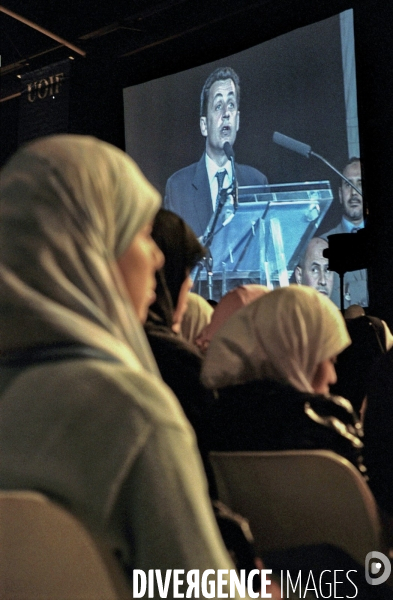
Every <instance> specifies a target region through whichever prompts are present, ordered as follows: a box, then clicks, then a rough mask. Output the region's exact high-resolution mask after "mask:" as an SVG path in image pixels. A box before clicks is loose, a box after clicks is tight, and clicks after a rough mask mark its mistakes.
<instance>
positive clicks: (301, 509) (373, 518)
mask: <svg viewBox="0 0 393 600" xmlns="http://www.w3.org/2000/svg"><path fill="white" fill-rule="evenodd" d="M211 460H212V464H213V468H214V471H215V475H216V478H217V485H218V491H219V497H220V499H221V500H222V501H223V502H224V503H225V504H227V505H228V506H230V507H231V508H232V509H233V510H234V511H236V512H238V513H240V514H242V515H243V516H245V517H246V518H248V520H249V522H250V526H251V530H252V532H253V535H254V537H255V544H256V549H257V552H258V553H259V554H260V555H261V556H263V555H264V553H265V552H266V551H270V550H277V549H286V548H290V547H293V546H299V545H302V544H318V543H323V542H326V543H330V544H333V545H336V546H338V547H340V548H341V549H343V550H345V551H346V552H347V553H348V554H350V555H351V556H352V557H353V558H354V559H355V560H357V561H358V562H359V563H363V562H364V558H365V556H366V554H367V553H368V552H370V551H372V550H383V547H382V546H383V544H382V535H381V525H380V521H379V517H378V512H377V507H376V503H375V500H374V498H373V496H372V494H371V492H370V490H369V488H368V486H367V484H366V483H365V481H364V479H363V477H362V476H361V475H360V474H359V472H358V471H357V470H356V469H355V467H353V466H352V465H351V464H350V463H349V462H348V461H347V460H345V459H344V458H341V457H340V456H338V455H337V454H334V453H333V452H330V451H325V450H314V451H283V452H230V453H229V452H228V453H225V452H214V453H212V454H211ZM0 598H1V599H2V600H31V599H33V598H34V600H69V599H70V598H72V599H73V600H90V599H91V598H94V599H95V600H130V599H131V598H132V594H131V591H130V589H129V587H128V584H127V583H126V581H125V578H124V576H123V573H122V572H121V571H120V569H119V566H118V565H117V563H116V562H115V560H114V559H113V557H112V556H110V555H109V552H108V550H107V549H106V548H105V546H104V545H103V544H102V543H100V542H99V541H98V540H97V539H95V538H94V537H93V536H92V535H91V534H90V533H89V532H88V531H87V530H86V529H85V527H84V526H83V525H82V524H81V523H80V522H79V521H78V520H77V519H76V518H75V517H74V516H73V515H71V514H70V513H69V512H67V511H66V510H64V509H62V508H61V507H59V506H58V505H56V504H55V503H53V502H52V501H50V500H48V499H47V498H46V497H45V496H43V495H42V494H40V493H37V492H32V491H3V492H0Z"/></svg>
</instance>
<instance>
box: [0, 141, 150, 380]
mask: <svg viewBox="0 0 393 600" xmlns="http://www.w3.org/2000/svg"><path fill="white" fill-rule="evenodd" d="M159 205H160V197H159V194H158V192H157V191H156V190H155V189H154V188H153V187H152V186H151V185H150V183H149V182H148V181H147V180H146V179H145V177H144V176H143V174H142V173H141V171H140V170H139V168H138V166H137V165H136V164H135V163H134V162H133V161H132V160H131V158H129V157H128V156H127V155H126V154H125V153H124V152H122V151H121V150H119V149H117V148H115V147H114V146H111V145H110V144H107V143H105V142H102V141H99V140H97V139H95V138H92V137H86V136H76V135H59V136H51V137H48V138H43V139H40V140H37V141H34V142H32V143H30V144H28V145H27V146H25V147H23V148H22V149H20V150H19V151H18V152H17V153H16V154H15V155H14V156H13V157H12V158H11V159H10V161H9V162H8V163H7V165H6V166H5V167H4V169H3V170H2V171H1V173H0V248H1V250H0V352H2V353H4V352H7V351H12V350H17V349H25V348H29V347H33V346H38V345H46V344H53V343H58V342H71V343H81V344H87V345H91V346H93V347H96V348H100V349H103V350H106V351H107V352H109V353H111V354H113V355H114V356H116V357H118V358H119V359H121V360H122V361H123V362H125V363H126V364H128V365H129V366H131V367H133V368H134V369H140V368H141V365H142V366H143V367H144V368H146V369H148V370H150V371H152V372H155V373H157V372H158V370H157V367H156V364H155V361H154V359H153V357H152V354H151V351H150V347H149V345H148V343H147V340H146V337H145V335H144V332H143V328H142V326H141V324H140V323H139V321H138V318H137V316H136V313H135V311H134V309H133V307H132V306H131V304H130V301H129V298H128V296H127V292H126V290H125V287H124V284H123V281H122V279H121V276H120V272H119V269H118V267H117V264H116V259H117V258H118V257H119V256H120V255H121V254H122V253H123V252H124V251H125V250H126V249H127V247H128V246H129V244H130V243H131V241H132V239H133V238H134V236H135V234H136V233H137V232H138V231H139V229H140V228H141V227H142V226H143V225H145V224H146V223H148V222H149V221H150V220H152V219H153V218H154V216H155V214H156V212H157V210H158V208H159Z"/></svg>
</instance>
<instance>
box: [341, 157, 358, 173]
mask: <svg viewBox="0 0 393 600" xmlns="http://www.w3.org/2000/svg"><path fill="white" fill-rule="evenodd" d="M354 162H360V163H361V160H360V158H359V157H358V156H351V158H348V160H347V162H346V163H345V165H344V169H346V168H347V167H349V165H351V164H352V163H354ZM344 169H343V171H344Z"/></svg>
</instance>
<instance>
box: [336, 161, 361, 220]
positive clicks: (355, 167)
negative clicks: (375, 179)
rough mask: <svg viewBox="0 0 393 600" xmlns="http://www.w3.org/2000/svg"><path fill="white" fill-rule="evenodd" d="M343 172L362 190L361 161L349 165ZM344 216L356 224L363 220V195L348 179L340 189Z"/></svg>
mask: <svg viewBox="0 0 393 600" xmlns="http://www.w3.org/2000/svg"><path fill="white" fill-rule="evenodd" d="M343 174H344V175H345V177H346V178H347V179H349V181H351V183H353V184H354V185H355V186H356V187H357V188H358V190H360V191H362V172H361V166H360V162H359V161H355V162H353V163H351V164H349V165H347V166H346V167H345V169H344V171H343ZM338 194H339V198H340V202H341V204H342V209H343V213H344V217H346V218H347V219H348V221H351V223H353V224H354V225H360V223H361V222H362V221H363V196H360V195H359V194H358V193H357V192H356V191H355V190H354V189H353V188H352V187H351V186H350V185H349V184H348V183H347V182H346V181H343V182H342V183H341V186H340V188H339V190H338Z"/></svg>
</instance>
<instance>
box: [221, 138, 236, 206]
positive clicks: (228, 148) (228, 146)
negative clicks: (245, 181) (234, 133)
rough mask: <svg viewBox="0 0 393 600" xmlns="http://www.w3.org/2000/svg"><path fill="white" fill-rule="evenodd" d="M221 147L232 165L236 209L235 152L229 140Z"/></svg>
mask: <svg viewBox="0 0 393 600" xmlns="http://www.w3.org/2000/svg"><path fill="white" fill-rule="evenodd" d="M223 149H224V152H225V154H226V156H227V159H228V160H230V161H231V165H232V187H233V208H234V210H235V211H236V210H237V207H238V205H239V198H238V186H237V178H236V170H235V153H234V151H233V148H232V146H231V144H230V143H229V142H225V144H224V146H223Z"/></svg>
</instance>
